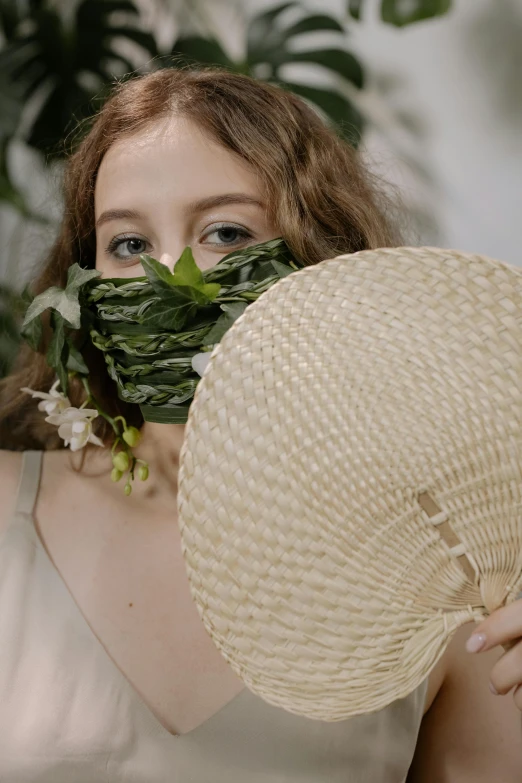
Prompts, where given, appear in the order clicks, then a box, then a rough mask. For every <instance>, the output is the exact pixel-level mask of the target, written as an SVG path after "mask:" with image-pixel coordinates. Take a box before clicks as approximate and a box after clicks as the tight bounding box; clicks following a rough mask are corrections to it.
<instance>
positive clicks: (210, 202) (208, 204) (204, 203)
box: [186, 193, 264, 212]
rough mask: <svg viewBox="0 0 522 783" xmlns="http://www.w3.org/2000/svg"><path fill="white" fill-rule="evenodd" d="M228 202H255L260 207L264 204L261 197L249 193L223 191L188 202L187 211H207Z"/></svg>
mask: <svg viewBox="0 0 522 783" xmlns="http://www.w3.org/2000/svg"><path fill="white" fill-rule="evenodd" d="M227 204H254V205H255V206H258V207H263V206H264V205H263V204H262V203H261V201H259V199H257V198H254V197H253V196H249V195H248V194H247V193H221V194H220V195H218V196H207V198H202V199H197V200H196V201H192V202H191V203H190V204H187V207H186V211H187V212H205V210H207V209H213V208H214V207H223V206H226V205H227Z"/></svg>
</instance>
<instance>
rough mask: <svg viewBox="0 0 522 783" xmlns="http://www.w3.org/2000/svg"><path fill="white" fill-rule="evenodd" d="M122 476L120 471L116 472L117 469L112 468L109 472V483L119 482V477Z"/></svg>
mask: <svg viewBox="0 0 522 783" xmlns="http://www.w3.org/2000/svg"><path fill="white" fill-rule="evenodd" d="M122 476H123V473H122V472H121V470H118V468H113V469H112V471H111V481H119V480H120V479H121V477H122Z"/></svg>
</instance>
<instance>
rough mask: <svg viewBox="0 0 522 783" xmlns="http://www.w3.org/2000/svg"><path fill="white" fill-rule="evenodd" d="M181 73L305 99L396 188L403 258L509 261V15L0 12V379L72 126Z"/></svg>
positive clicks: (346, 8) (44, 2) (66, 0)
mask: <svg viewBox="0 0 522 783" xmlns="http://www.w3.org/2000/svg"><path fill="white" fill-rule="evenodd" d="M190 62H192V63H193V62H196V63H197V62H203V63H206V64H218V65H224V66H226V67H228V68H232V69H234V70H238V71H240V72H243V73H249V74H252V75H254V76H256V77H257V78H260V79H265V80H267V81H271V82H276V83H279V84H282V85H283V86H285V87H286V88H287V89H290V90H293V91H294V92H296V93H298V94H299V95H301V96H302V97H303V98H305V100H307V101H309V102H310V103H311V104H312V105H313V106H314V107H315V108H316V109H317V111H318V112H320V113H321V114H322V115H323V116H324V117H325V119H326V120H327V121H328V122H331V123H332V124H333V125H334V126H335V128H336V129H337V131H338V132H339V133H340V134H343V135H344V136H345V137H346V138H347V139H348V140H349V141H350V143H352V144H354V145H356V146H357V147H358V149H359V150H360V154H361V155H363V156H364V157H365V159H366V160H367V161H368V163H369V165H370V166H371V167H372V168H373V170H374V171H375V172H376V173H377V174H379V176H381V177H382V179H383V183H388V184H389V186H390V187H395V188H398V190H399V192H400V194H401V198H402V201H403V203H404V205H405V208H406V212H407V215H408V218H409V219H408V224H407V227H406V236H405V240H406V241H407V242H408V243H411V244H417V245H419V244H424V245H426V244H433V245H438V246H442V247H452V248H458V249H460V250H466V251H473V252H478V253H485V254H487V255H490V256H492V257H494V258H498V259H501V260H504V261H508V262H511V263H514V264H520V263H521V255H520V249H519V241H518V220H519V219H520V218H519V216H518V209H519V204H520V196H521V186H522V133H521V132H520V127H521V120H522V79H521V76H522V0H295V1H294V2H285V3H274V2H272V0H0V236H1V239H2V242H1V250H0V332H1V334H0V375H2V374H5V373H6V372H8V370H9V367H10V365H11V362H12V360H13V357H14V356H15V354H16V350H17V346H18V339H19V338H18V324H19V320H20V319H19V314H20V312H21V311H22V309H23V305H22V301H21V299H20V292H21V291H22V288H23V286H24V284H26V283H27V282H28V281H29V280H30V279H31V275H32V273H33V271H34V269H35V265H36V264H38V263H39V261H41V259H42V258H43V256H44V255H45V252H46V250H47V249H48V247H49V245H50V244H51V242H52V240H53V237H54V234H55V231H56V225H57V221H58V220H59V219H60V213H61V199H60V179H61V170H62V166H63V159H64V155H65V154H66V153H67V152H68V151H70V150H71V149H72V147H73V144H74V136H75V130H76V128H77V125H78V123H79V122H81V121H82V119H84V118H86V117H88V116H89V115H90V114H92V112H93V111H94V110H96V107H97V106H99V105H100V103H101V102H102V101H103V99H104V96H105V95H106V93H107V91H108V89H109V87H110V84H111V83H112V82H113V81H114V79H117V78H121V77H123V76H124V75H126V74H127V76H126V78H132V75H135V74H139V73H143V72H145V71H148V70H151V69H155V68H161V67H179V66H181V65H184V64H186V63H190Z"/></svg>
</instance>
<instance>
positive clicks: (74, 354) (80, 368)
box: [67, 342, 89, 375]
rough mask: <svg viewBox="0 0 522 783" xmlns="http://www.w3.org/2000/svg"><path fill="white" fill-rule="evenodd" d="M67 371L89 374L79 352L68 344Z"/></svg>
mask: <svg viewBox="0 0 522 783" xmlns="http://www.w3.org/2000/svg"><path fill="white" fill-rule="evenodd" d="M67 369H68V370H72V371H73V372H79V373H81V374H82V375H88V374H89V368H88V367H87V365H86V364H85V362H84V360H83V356H82V355H81V353H80V351H79V350H78V349H77V348H76V346H74V345H73V344H72V343H70V342H69V356H68V357H67Z"/></svg>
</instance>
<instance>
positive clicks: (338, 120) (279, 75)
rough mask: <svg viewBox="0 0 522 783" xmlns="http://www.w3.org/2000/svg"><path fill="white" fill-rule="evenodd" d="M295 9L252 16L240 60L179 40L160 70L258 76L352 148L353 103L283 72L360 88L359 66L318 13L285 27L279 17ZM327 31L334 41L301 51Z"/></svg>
mask: <svg viewBox="0 0 522 783" xmlns="http://www.w3.org/2000/svg"><path fill="white" fill-rule="evenodd" d="M292 8H293V9H294V10H295V9H298V8H300V5H299V4H297V3H295V2H288V3H283V4H282V5H278V6H276V7H275V8H271V9H270V10H269V11H265V12H263V13H261V14H258V15H257V16H255V17H254V18H253V19H252V20H251V22H250V25H249V27H248V34H247V46H246V59H245V60H244V61H234V60H232V59H231V58H230V57H229V55H228V54H227V53H226V52H225V51H224V49H223V47H222V46H221V44H220V43H219V41H217V40H216V39H206V38H202V37H198V36H187V37H182V38H179V39H178V41H177V42H176V44H175V46H174V48H173V50H172V58H173V59H172V60H170V61H168V62H165V63H164V64H165V65H169V66H171V65H172V64H174V65H179V66H184V65H186V64H187V63H189V64H194V63H203V64H205V65H218V66H224V67H226V68H229V69H230V70H233V71H236V72H238V73H245V74H249V75H252V76H257V77H258V78H259V77H262V78H263V79H265V80H266V81H269V82H274V83H277V84H279V85H280V86H282V87H284V88H286V89H288V90H290V91H291V92H295V93H297V94H298V95H300V96H301V97H303V98H304V99H305V100H307V101H308V102H310V103H311V104H313V105H315V106H316V107H318V108H319V109H320V110H321V111H322V112H323V113H324V114H326V116H327V117H328V118H329V119H330V120H331V121H332V123H333V124H334V125H335V126H336V127H337V129H338V130H339V131H340V132H341V133H343V134H344V135H345V136H346V137H347V138H348V139H349V140H350V141H351V142H352V143H353V144H357V142H358V140H359V138H360V135H361V132H362V128H363V118H362V116H361V114H360V112H359V111H358V110H357V108H356V107H355V106H354V105H353V103H352V102H351V101H350V100H349V99H348V98H346V96H345V95H344V94H343V93H342V92H340V91H339V90H337V89H335V88H334V87H332V88H322V87H310V86H309V85H308V84H304V83H303V84H301V83H299V82H295V81H292V82H290V81H288V80H286V79H285V77H284V73H283V68H284V66H286V65H290V64H294V63H306V64H311V65H316V66H321V67H322V68H324V69H326V70H327V71H328V72H330V73H331V74H333V75H334V76H335V77H336V78H338V77H339V76H341V77H342V79H343V80H345V81H346V82H349V83H350V84H351V85H353V86H354V87H356V88H357V89H360V88H361V87H362V86H363V83H364V76H363V70H362V67H361V64H360V63H359V61H358V60H357V58H356V57H355V56H354V55H353V54H352V53H351V52H349V51H348V49H347V47H346V39H347V34H346V31H345V30H344V28H343V27H342V25H341V24H340V23H339V22H338V20H337V19H335V18H334V17H332V16H329V15H327V14H323V13H316V14H311V15H308V16H302V18H300V19H298V20H297V21H293V22H291V23H285V21H284V20H285V12H286V11H287V10H289V9H292ZM317 31H321V32H329V33H332V34H334V36H335V38H336V39H337V42H336V43H335V45H333V46H329V47H325V48H310V49H308V48H303V46H302V36H303V35H305V34H306V33H311V32H317Z"/></svg>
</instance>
